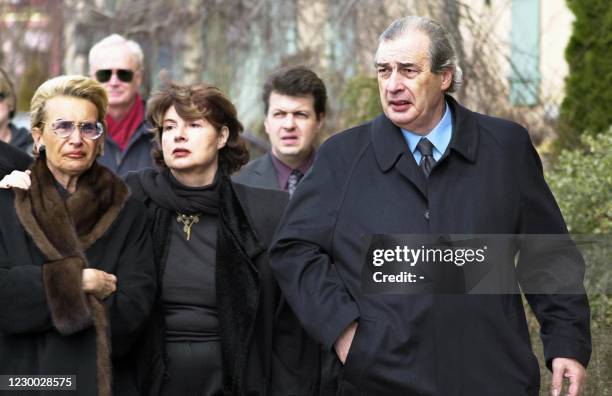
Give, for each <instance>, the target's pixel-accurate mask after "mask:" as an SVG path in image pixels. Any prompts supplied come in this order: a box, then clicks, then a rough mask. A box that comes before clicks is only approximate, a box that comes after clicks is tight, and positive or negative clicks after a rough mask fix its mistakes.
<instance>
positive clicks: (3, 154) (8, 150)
mask: <svg viewBox="0 0 612 396" xmlns="http://www.w3.org/2000/svg"><path fill="white" fill-rule="evenodd" d="M31 163H32V157H30V156H29V155H28V154H26V153H25V152H23V151H21V150H19V149H18V148H16V147H13V146H11V145H10V144H8V143H4V142H0V179H2V178H3V177H4V176H6V175H8V174H10V173H11V172H12V171H14V170H20V171H23V170H26V169H27V168H28V166H30V164H31Z"/></svg>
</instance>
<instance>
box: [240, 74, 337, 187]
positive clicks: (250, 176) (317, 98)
mask: <svg viewBox="0 0 612 396" xmlns="http://www.w3.org/2000/svg"><path fill="white" fill-rule="evenodd" d="M262 96H263V104H264V111H265V115H266V118H265V120H264V126H265V129H266V133H267V134H268V137H269V138H270V145H271V146H272V148H271V150H270V152H269V153H267V154H264V155H263V156H261V157H259V158H257V159H255V160H253V161H251V162H250V163H249V164H248V165H246V166H245V167H244V168H242V169H241V170H240V172H239V173H238V174H237V175H236V176H234V181H236V182H238V183H242V184H246V185H249V186H253V187H260V188H268V189H273V190H283V191H288V192H289V194H290V195H291V194H293V192H294V191H295V189H296V187H297V185H298V183H299V182H300V181H301V179H302V177H303V176H304V175H305V174H306V173H307V172H308V171H309V170H310V168H311V166H312V164H313V162H314V158H315V143H316V140H317V136H318V134H319V131H320V130H321V128H322V127H323V124H324V122H325V104H326V101H327V91H326V89H325V84H324V83H323V81H322V80H321V79H320V78H319V76H317V75H316V73H315V72H313V71H312V70H310V69H308V68H306V67H304V66H291V67H283V68H280V69H278V70H276V71H275V72H274V73H272V74H271V75H270V76H269V77H268V79H267V81H266V83H265V84H264V87H263V95H262Z"/></svg>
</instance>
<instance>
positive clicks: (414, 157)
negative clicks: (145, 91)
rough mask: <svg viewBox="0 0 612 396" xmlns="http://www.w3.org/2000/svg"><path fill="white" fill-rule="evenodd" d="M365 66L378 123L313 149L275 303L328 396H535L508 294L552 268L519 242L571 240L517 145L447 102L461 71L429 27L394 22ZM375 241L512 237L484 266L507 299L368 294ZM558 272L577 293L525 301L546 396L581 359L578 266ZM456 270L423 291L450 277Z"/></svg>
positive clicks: (282, 232) (581, 367) (443, 39)
mask: <svg viewBox="0 0 612 396" xmlns="http://www.w3.org/2000/svg"><path fill="white" fill-rule="evenodd" d="M375 65H376V68H377V74H378V85H379V93H380V100H381V104H382V108H383V112H384V114H381V115H380V116H378V117H377V118H375V119H374V120H372V121H371V122H369V123H367V124H364V125H360V126H357V127H355V128H352V129H349V130H347V131H344V132H342V133H339V134H337V135H335V136H333V137H331V138H330V139H328V140H327V141H326V142H325V143H324V144H323V145H322V146H321V148H320V149H319V150H318V153H317V159H316V161H315V163H314V165H313V167H312V170H311V171H310V172H309V174H308V175H307V176H306V177H305V178H304V180H303V181H302V183H301V184H300V188H299V189H298V190H297V191H296V193H295V195H294V196H293V197H292V199H291V200H290V202H289V206H288V207H287V209H286V212H285V216H284V219H283V220H282V221H281V224H280V226H279V230H278V231H277V236H276V241H275V242H273V243H272V247H271V249H270V266H271V267H272V270H273V271H274V274H275V275H276V277H277V280H278V283H279V285H280V287H281V289H282V292H283V294H284V295H285V298H286V299H287V301H288V302H289V304H290V305H291V307H292V308H293V310H294V311H295V313H296V315H297V316H298V318H299V319H300V322H301V323H302V324H303V325H304V327H305V328H306V331H308V332H309V334H310V335H311V336H312V337H313V338H315V339H316V340H317V341H319V342H321V343H322V344H323V345H324V346H325V347H326V348H328V349H329V350H332V349H333V350H335V352H336V353H337V355H338V357H339V358H340V360H341V361H342V362H343V363H344V366H343V369H342V375H341V382H340V388H341V389H340V390H339V393H338V394H342V395H380V396H386V395H389V396H391V395H420V396H466V395H470V396H471V395H476V396H480V395H496V396H537V395H538V394H539V388H540V372H539V366H538V362H537V359H536V358H535V356H534V355H533V352H532V349H531V343H530V338H529V331H528V328H527V323H526V319H525V312H524V308H523V303H522V300H521V295H520V292H519V288H518V286H519V285H518V284H517V281H518V282H519V283H520V286H521V287H522V286H525V285H526V284H527V285H528V284H530V282H533V280H534V279H537V275H543V274H545V272H542V273H539V272H537V270H538V266H533V264H541V263H546V264H547V265H548V266H549V269H550V270H551V272H550V274H552V279H554V278H555V276H556V275H560V276H562V275H563V274H564V272H563V271H564V268H562V266H561V265H560V264H562V262H560V261H555V260H547V259H548V258H549V257H548V256H544V257H543V256H541V255H539V253H540V252H537V251H534V250H530V249H526V248H525V247H526V245H527V243H526V242H525V241H529V240H530V237H526V236H527V235H531V237H533V235H534V234H558V235H559V238H562V239H569V238H567V228H566V226H565V223H564V221H563V217H562V216H561V212H560V210H559V208H558V206H557V204H556V202H555V199H554V197H553V195H552V193H551V192H550V190H549V188H548V186H547V185H546V182H545V180H544V176H543V172H542V165H541V162H540V159H539V157H538V155H537V153H536V151H535V149H534V148H533V146H532V144H531V141H530V138H529V135H528V133H527V131H526V130H525V129H524V128H523V127H521V126H519V125H517V124H515V123H513V122H511V121H507V120H502V119H499V118H495V117H490V116H486V115H483V114H478V113H475V112H472V111H470V110H468V109H466V108H465V107H463V106H461V105H460V104H459V103H458V102H457V101H456V100H455V99H453V98H452V97H451V96H449V95H447V93H449V92H453V91H454V88H455V87H456V86H457V84H459V83H460V82H461V70H460V69H459V67H458V65H457V58H456V55H455V51H454V49H453V47H452V45H451V42H450V37H449V36H448V33H447V32H446V31H445V29H444V28H443V27H442V26H441V25H440V24H438V23H437V22H435V21H432V20H430V19H427V18H423V17H406V18H402V19H399V20H397V21H395V22H394V23H393V24H391V25H390V26H389V27H388V28H387V30H385V32H384V33H383V34H382V35H381V37H380V40H379V45H378V49H377V51H376V55H375ZM381 234H383V235H389V234H394V235H395V234H403V235H413V236H414V235H450V234H471V235H477V234H485V235H499V234H511V235H514V238H513V239H512V243H511V244H510V251H509V253H510V254H508V255H506V256H503V257H499V256H495V257H492V260H491V262H490V265H491V268H492V269H495V270H505V271H508V272H509V273H510V275H511V276H510V277H509V279H510V280H511V281H512V285H511V286H512V290H516V291H513V292H506V293H505V294H504V293H503V292H501V291H500V292H497V291H494V294H463V292H461V291H459V292H457V291H456V290H457V289H455V290H454V291H453V292H454V293H457V294H448V292H444V291H443V292H441V293H436V292H435V290H436V289H435V288H433V289H431V292H427V293H416V294H414V293H413V294H410V295H408V294H401V293H394V292H389V290H396V289H390V288H391V287H393V286H395V285H397V284H396V283H393V282H397V280H395V279H397V278H394V280H390V281H389V282H391V283H390V284H389V285H388V288H386V289H383V288H379V289H374V292H372V291H368V290H367V289H365V288H364V284H365V285H366V286H368V285H370V284H368V283H364V281H363V279H364V278H362V276H363V274H366V275H367V272H365V271H364V269H366V268H369V267H365V266H364V265H366V264H367V261H366V260H367V259H368V257H369V256H368V249H369V248H370V246H369V245H370V243H371V241H372V240H374V237H375V236H377V235H381ZM412 248H413V249H414V248H416V249H418V247H417V246H413V247H412ZM571 249H573V251H575V247H573V245H571V244H570V250H571ZM391 252H392V251H391ZM519 252H520V255H519V260H518V262H517V263H515V261H514V259H515V257H516V255H517V254H518V253H519ZM578 256H579V254H578ZM542 257H543V258H544V259H543V260H542ZM534 258H535V259H540V260H537V261H535V260H533V259H534ZM386 260H391V261H393V258H392V257H391V259H386ZM398 261H399V260H398ZM364 263H365V264H364ZM572 263H573V264H574V266H573V267H571V269H572V272H570V274H571V275H572V276H571V277H570V279H569V282H570V285H571V286H573V287H575V289H574V290H576V291H575V292H573V293H564V294H559V292H556V293H550V292H548V293H547V292H544V291H539V292H535V293H533V294H531V293H530V294H526V298H527V301H528V302H529V304H530V306H531V308H532V309H533V311H534V313H535V315H536V316H537V317H538V319H539V322H540V324H541V333H540V334H541V338H542V342H543V344H544V356H545V359H546V365H547V367H548V368H549V369H551V370H552V372H553V386H552V390H553V392H552V393H553V395H556V396H558V395H559V394H560V391H561V384H562V381H563V378H564V377H565V378H567V379H569V382H570V385H569V390H568V394H569V395H571V396H577V395H578V394H579V393H580V389H581V387H582V385H583V382H584V379H585V367H586V365H587V364H588V361H589V358H590V354H591V336H590V329H589V306H588V301H587V298H586V295H585V293H584V288H583V286H582V281H583V277H584V262H583V261H582V260H581V259H580V260H576V261H574V262H572ZM493 264H494V265H493ZM389 265H393V263H392V264H389ZM456 265H462V264H456V263H453V262H451V263H450V265H447V266H446V267H442V268H443V272H442V273H441V275H442V276H440V277H439V278H434V280H438V279H441V280H443V281H444V280H445V279H446V278H447V275H453V276H455V274H457V271H455V269H456ZM386 266H387V264H384V266H383V267H380V268H383V269H384V268H387V267H386ZM466 266H467V265H466ZM376 268H379V267H376ZM402 268H410V267H402ZM419 268H421V267H419ZM534 271H536V272H534ZM465 273H467V270H466V272H465ZM534 275H536V276H534ZM514 276H516V278H515V277H514ZM457 278H458V279H459V280H461V279H460V277H457ZM366 279H367V278H366ZM545 279H546V280H549V279H550V278H545ZM400 281H401V280H400ZM523 281H525V282H526V283H523ZM545 283H546V284H545V285H543V286H548V284H547V282H545ZM462 284H463V282H462ZM434 285H435V283H434ZM426 286H427V284H423V285H422V287H423V289H419V290H426V289H424V287H426ZM381 287H382V286H381ZM406 287H408V286H406ZM466 289H467V287H466ZM404 290H406V289H404ZM495 290H498V289H495ZM555 290H559V289H555ZM562 291H564V290H563V289H562ZM544 293H547V294H544Z"/></svg>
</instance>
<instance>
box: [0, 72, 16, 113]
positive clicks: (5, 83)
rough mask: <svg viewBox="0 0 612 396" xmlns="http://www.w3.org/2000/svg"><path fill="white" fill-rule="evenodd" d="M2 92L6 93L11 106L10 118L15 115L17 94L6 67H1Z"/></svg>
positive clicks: (0, 84)
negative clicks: (5, 69)
mask: <svg viewBox="0 0 612 396" xmlns="http://www.w3.org/2000/svg"><path fill="white" fill-rule="evenodd" d="M0 92H2V93H4V94H5V96H6V97H5V99H4V100H6V101H7V103H8V105H9V106H8V107H9V120H10V119H12V118H13V116H14V115H15V109H16V108H17V97H16V96H15V88H14V87H13V83H12V82H11V80H10V79H9V76H8V74H7V73H6V71H4V69H2V68H0Z"/></svg>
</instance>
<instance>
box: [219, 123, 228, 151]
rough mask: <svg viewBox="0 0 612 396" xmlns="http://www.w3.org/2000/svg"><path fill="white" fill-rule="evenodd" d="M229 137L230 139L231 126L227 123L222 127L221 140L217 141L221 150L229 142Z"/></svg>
mask: <svg viewBox="0 0 612 396" xmlns="http://www.w3.org/2000/svg"><path fill="white" fill-rule="evenodd" d="M227 139H229V128H228V127H227V126H225V125H223V127H221V131H220V132H219V141H218V142H217V150H221V149H222V148H223V147H225V145H226V144H227Z"/></svg>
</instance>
